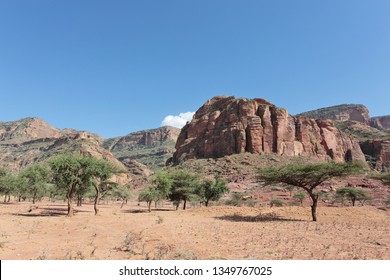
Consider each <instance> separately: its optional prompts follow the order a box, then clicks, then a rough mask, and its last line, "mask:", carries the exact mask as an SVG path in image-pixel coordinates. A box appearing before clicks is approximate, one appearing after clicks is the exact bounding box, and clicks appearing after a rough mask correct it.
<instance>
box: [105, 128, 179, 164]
mask: <svg viewBox="0 0 390 280" xmlns="http://www.w3.org/2000/svg"><path fill="white" fill-rule="evenodd" d="M179 133H180V129H179V128H175V127H171V126H165V127H160V128H157V129H151V130H143V131H138V132H134V133H130V134H128V135H126V136H123V137H116V138H111V139H107V140H105V141H104V143H103V145H102V146H103V147H104V148H105V149H107V150H108V151H110V152H111V153H112V154H113V155H115V156H116V157H117V158H118V159H119V160H120V161H121V162H123V163H127V162H131V161H134V160H136V161H138V162H140V163H142V164H144V165H146V166H148V167H149V168H151V169H158V168H161V167H164V166H165V163H166V161H167V159H168V158H170V157H172V155H173V153H174V152H175V143H176V140H177V137H178V136H179Z"/></svg>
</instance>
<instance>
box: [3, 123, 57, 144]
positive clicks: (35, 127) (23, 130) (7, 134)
mask: <svg viewBox="0 0 390 280" xmlns="http://www.w3.org/2000/svg"><path fill="white" fill-rule="evenodd" d="M61 135H62V133H61V131H60V130H58V129H56V128H54V127H52V126H50V125H49V124H48V123H47V122H45V121H43V120H41V119H38V118H25V119H22V120H19V121H16V122H0V141H3V142H4V141H12V142H13V143H16V142H23V141H27V140H32V139H37V138H58V137H60V136H61Z"/></svg>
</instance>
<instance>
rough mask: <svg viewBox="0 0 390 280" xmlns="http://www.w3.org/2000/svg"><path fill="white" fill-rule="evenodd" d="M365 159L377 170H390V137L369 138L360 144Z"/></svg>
mask: <svg viewBox="0 0 390 280" xmlns="http://www.w3.org/2000/svg"><path fill="white" fill-rule="evenodd" d="M360 146H361V148H362V151H363V153H364V154H365V155H367V156H369V157H368V158H367V161H368V162H369V163H370V164H371V166H372V167H373V168H374V169H375V170H377V171H384V172H389V171H390V139H388V140H369V141H366V142H363V143H361V144H360Z"/></svg>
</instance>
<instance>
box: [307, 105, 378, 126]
mask: <svg viewBox="0 0 390 280" xmlns="http://www.w3.org/2000/svg"><path fill="white" fill-rule="evenodd" d="M299 116H303V117H306V118H311V119H329V120H334V121H357V122H361V123H364V124H369V122H370V116H369V112H368V109H367V107H366V106H364V105H361V104H342V105H337V106H332V107H326V108H321V109H318V110H313V111H308V112H304V113H301V114H299Z"/></svg>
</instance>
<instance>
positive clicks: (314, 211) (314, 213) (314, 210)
mask: <svg viewBox="0 0 390 280" xmlns="http://www.w3.org/2000/svg"><path fill="white" fill-rule="evenodd" d="M310 198H311V200H312V205H311V216H312V218H313V222H317V204H318V195H316V194H313V193H310Z"/></svg>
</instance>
